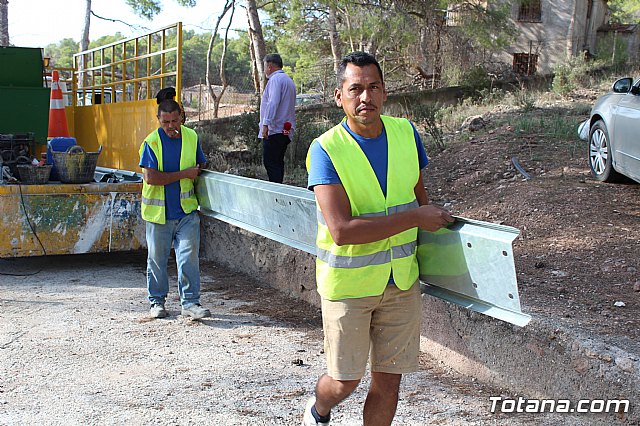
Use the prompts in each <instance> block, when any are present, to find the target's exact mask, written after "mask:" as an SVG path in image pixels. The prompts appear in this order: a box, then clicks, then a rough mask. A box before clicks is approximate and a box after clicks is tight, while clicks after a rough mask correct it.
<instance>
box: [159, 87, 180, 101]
mask: <svg viewBox="0 0 640 426" xmlns="http://www.w3.org/2000/svg"><path fill="white" fill-rule="evenodd" d="M175 97H176V89H175V88H174V87H165V88H164V89H160V91H159V92H158V94H157V95H156V103H157V104H158V105H160V102H162V101H166V100H173V99H174V98H175Z"/></svg>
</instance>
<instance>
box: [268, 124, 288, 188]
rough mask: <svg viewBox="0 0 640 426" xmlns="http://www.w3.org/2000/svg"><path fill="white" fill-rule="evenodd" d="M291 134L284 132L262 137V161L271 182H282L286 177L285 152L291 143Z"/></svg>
mask: <svg viewBox="0 0 640 426" xmlns="http://www.w3.org/2000/svg"><path fill="white" fill-rule="evenodd" d="M289 142H291V141H290V140H289V136H285V135H283V134H282V133H276V134H274V135H270V136H269V137H268V138H267V139H262V161H263V162H264V168H265V169H267V175H268V176H269V181H270V182H278V183H282V180H283V179H284V154H285V153H286V152H287V145H289Z"/></svg>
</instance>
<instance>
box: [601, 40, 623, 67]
mask: <svg viewBox="0 0 640 426" xmlns="http://www.w3.org/2000/svg"><path fill="white" fill-rule="evenodd" d="M627 43H628V39H626V38H624V37H622V36H621V35H620V34H612V33H608V34H607V35H606V36H604V37H601V38H600V39H599V40H598V47H597V49H596V52H597V53H596V58H597V59H598V60H599V61H601V62H606V63H609V64H611V65H613V66H614V67H621V66H624V65H625V64H626V63H627V61H628V60H629V54H628V52H627V47H628V45H627Z"/></svg>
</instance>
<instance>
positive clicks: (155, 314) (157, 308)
mask: <svg viewBox="0 0 640 426" xmlns="http://www.w3.org/2000/svg"><path fill="white" fill-rule="evenodd" d="M149 314H150V315H151V318H166V317H168V316H169V313H168V312H167V311H166V310H165V309H164V305H163V304H162V303H152V304H151V309H149Z"/></svg>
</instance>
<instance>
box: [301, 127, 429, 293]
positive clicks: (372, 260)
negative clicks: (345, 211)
mask: <svg viewBox="0 0 640 426" xmlns="http://www.w3.org/2000/svg"><path fill="white" fill-rule="evenodd" d="M382 121H383V123H384V128H385V131H386V134H387V140H388V153H389V158H388V172H387V176H388V182H387V195H386V197H385V196H384V194H383V193H382V189H381V188H380V186H379V185H378V184H377V182H378V180H377V178H376V176H375V172H374V171H373V169H372V168H371V165H370V163H369V161H368V159H367V158H366V156H365V154H364V153H363V152H362V149H361V148H360V146H359V145H358V144H357V142H356V141H355V140H354V139H353V137H352V136H351V135H350V134H349V133H348V132H347V131H346V130H345V129H344V127H343V126H342V125H341V124H339V125H338V126H336V127H334V128H333V129H331V130H329V131H328V132H326V133H325V134H323V135H322V136H320V138H318V139H317V140H316V141H315V142H314V143H320V144H321V145H322V147H323V149H324V150H325V152H327V154H328V155H329V157H330V158H331V161H332V163H333V165H334V167H335V169H336V172H337V173H338V176H339V178H340V181H341V182H342V185H343V187H344V189H345V191H346V192H347V196H348V198H349V203H350V207H351V214H352V216H353V217H379V216H385V215H390V214H396V213H400V212H404V211H407V210H410V209H412V208H416V207H418V202H417V201H416V199H415V193H414V187H415V185H416V183H417V182H418V178H419V176H420V167H419V163H418V155H417V151H416V143H415V137H414V131H413V127H412V126H411V124H410V123H409V122H408V121H407V120H405V119H397V118H391V117H386V116H383V117H382ZM308 162H309V157H308V156H307V167H309V164H308ZM317 217H318V235H317V238H316V245H317V258H316V278H317V282H318V292H319V293H320V294H321V295H322V296H323V297H324V298H327V299H330V300H338V299H344V298H350V297H366V296H374V295H379V294H382V292H383V291H384V288H385V287H386V285H387V281H388V279H389V275H390V273H391V271H392V268H393V278H394V282H395V283H396V285H397V286H398V288H400V289H402V290H406V289H408V288H410V287H411V285H413V283H414V282H415V281H416V279H417V278H418V265H417V261H416V256H415V253H416V247H417V228H412V229H409V230H407V231H403V232H400V233H398V234H396V235H394V236H392V237H390V238H387V239H384V240H380V241H375V242H372V243H367V244H347V245H342V246H338V245H337V244H335V242H334V241H333V239H332V238H331V234H330V232H329V228H328V227H327V224H326V222H325V220H324V217H323V215H322V213H321V212H320V211H319V210H318V211H317Z"/></svg>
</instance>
